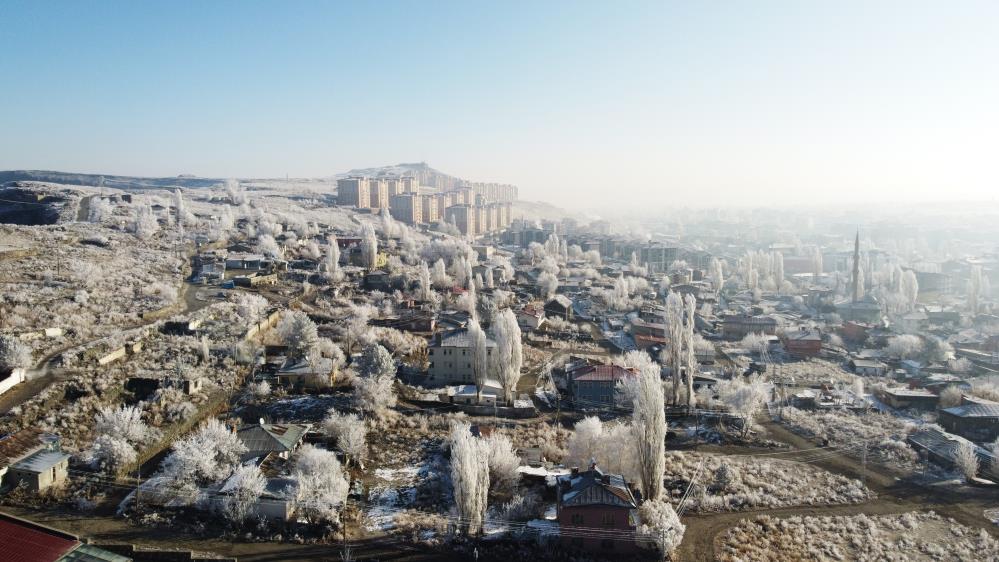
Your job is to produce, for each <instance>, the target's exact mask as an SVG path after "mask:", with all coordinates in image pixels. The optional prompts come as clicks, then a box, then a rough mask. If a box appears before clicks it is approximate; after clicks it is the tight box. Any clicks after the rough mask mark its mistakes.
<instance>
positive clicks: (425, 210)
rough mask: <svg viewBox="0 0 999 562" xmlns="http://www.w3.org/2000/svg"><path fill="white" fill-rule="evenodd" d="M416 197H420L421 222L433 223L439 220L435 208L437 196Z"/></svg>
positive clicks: (438, 213)
mask: <svg viewBox="0 0 999 562" xmlns="http://www.w3.org/2000/svg"><path fill="white" fill-rule="evenodd" d="M417 197H419V198H420V208H421V209H420V210H421V211H422V212H421V214H422V215H423V222H425V223H429V224H433V223H435V222H437V221H439V220H441V215H440V212H439V211H438V209H437V197H435V196H433V195H417Z"/></svg>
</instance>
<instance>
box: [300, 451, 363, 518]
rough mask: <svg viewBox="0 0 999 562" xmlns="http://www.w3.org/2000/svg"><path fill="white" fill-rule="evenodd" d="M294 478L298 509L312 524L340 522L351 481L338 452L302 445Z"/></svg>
mask: <svg viewBox="0 0 999 562" xmlns="http://www.w3.org/2000/svg"><path fill="white" fill-rule="evenodd" d="M292 478H293V479H294V480H295V506H296V508H297V509H296V511H297V512H298V514H299V515H300V516H301V517H304V518H305V519H306V520H307V521H309V522H310V523H313V524H332V525H335V524H337V523H339V522H340V512H341V511H342V510H343V506H344V504H345V503H346V501H347V492H348V491H349V489H350V483H349V482H347V478H346V477H345V475H344V470H343V467H342V466H341V465H340V461H339V460H337V458H336V453H334V452H333V451H324V450H322V449H317V448H315V447H313V446H312V445H309V444H306V445H303V446H302V447H301V448H300V449H299V450H298V454H297V460H296V461H295V469H294V471H293V472H292Z"/></svg>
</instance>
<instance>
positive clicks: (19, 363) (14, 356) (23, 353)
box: [0, 334, 31, 369]
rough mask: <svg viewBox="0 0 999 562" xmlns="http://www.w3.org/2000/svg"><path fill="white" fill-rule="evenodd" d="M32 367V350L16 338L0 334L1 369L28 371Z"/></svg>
mask: <svg viewBox="0 0 999 562" xmlns="http://www.w3.org/2000/svg"><path fill="white" fill-rule="evenodd" d="M29 366H31V348H30V347H28V346H26V345H24V344H23V343H21V340H19V339H17V338H16V337H14V336H9V335H6V334H0V368H7V369H27V368H28V367H29Z"/></svg>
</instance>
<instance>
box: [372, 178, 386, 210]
mask: <svg viewBox="0 0 999 562" xmlns="http://www.w3.org/2000/svg"><path fill="white" fill-rule="evenodd" d="M368 190H369V192H370V194H371V198H370V201H371V202H370V207H371V208H372V209H387V208H388V206H389V192H388V184H387V183H386V182H385V180H383V179H369V180H368Z"/></svg>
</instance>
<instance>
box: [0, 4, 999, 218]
mask: <svg viewBox="0 0 999 562" xmlns="http://www.w3.org/2000/svg"><path fill="white" fill-rule="evenodd" d="M996 29H999V3H996V2H973V1H967V2H964V1H962V2H922V1H897V2H871V1H868V2H859V1H858V2H854V1H849V0H838V1H836V2H822V3H820V2H810V1H803V2H796V1H795V2H792V1H783V2H776V1H765V0H760V1H756V2H738V1H733V2H665V1H660V2H613V3H612V2H581V1H573V2H544V3H541V2H495V3H486V2H445V1H433V2H415V1H411V2H410V1H400V2H376V1H371V2H353V3H347V2H249V1H241V2H180V1H176V2H162V3H154V2H82V1H79V2H12V1H9V0H8V1H6V2H3V3H0V77H2V81H0V82H2V83H0V169H20V168H35V169H58V170H66V171H79V172H97V173H118V174H135V175H175V174H181V173H191V174H197V175H203V176H219V177H223V176H239V177H262V176H284V175H285V174H290V175H292V176H300V177H305V176H328V175H331V174H334V173H338V172H342V171H345V170H347V169H349V168H353V167H366V166H374V165H381V164H392V163H397V162H403V161H419V160H425V161H427V162H429V163H430V164H431V165H433V166H435V167H437V168H439V169H442V170H444V171H447V172H449V173H453V174H457V175H460V176H463V177H468V178H471V179H478V180H495V181H505V182H511V183H516V184H518V185H520V186H521V188H522V193H523V194H524V196H526V197H528V198H534V199H544V200H549V201H552V202H555V203H563V204H573V205H580V206H590V205H592V206H603V205H616V206H619V207H623V206H627V205H630V204H634V203H635V202H641V203H643V204H646V203H652V204H657V205H658V204H661V205H669V204H675V203H681V204H698V203H704V204H707V203H715V202H722V203H740V204H752V203H771V202H776V201H781V202H801V203H821V202H826V201H868V200H878V201H881V200H892V199H906V200H932V199H939V198H964V199H982V198H988V199H992V198H994V197H995V196H994V195H993V193H994V192H996V191H999V185H997V183H999V168H997V166H996V164H995V161H996V160H999V158H996V155H995V152H996V149H995V147H996V146H999V108H997V103H999V102H997V100H999V72H997V70H999V34H997V33H996V32H995V30H996Z"/></svg>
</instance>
